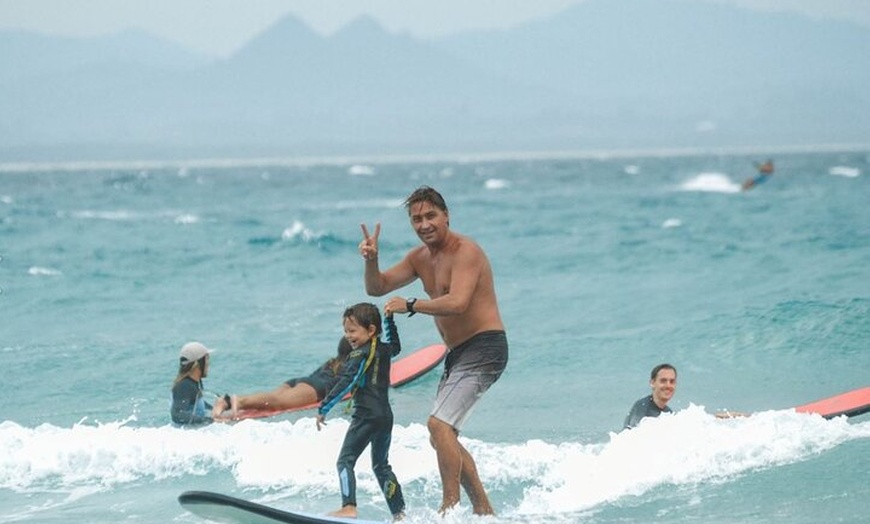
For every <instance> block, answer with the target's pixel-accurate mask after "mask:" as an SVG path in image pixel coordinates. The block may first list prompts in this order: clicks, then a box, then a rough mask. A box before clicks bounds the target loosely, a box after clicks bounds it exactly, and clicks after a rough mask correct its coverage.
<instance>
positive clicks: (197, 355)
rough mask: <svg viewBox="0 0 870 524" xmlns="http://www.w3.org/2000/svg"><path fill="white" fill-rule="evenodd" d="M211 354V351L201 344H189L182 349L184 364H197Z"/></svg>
mask: <svg viewBox="0 0 870 524" xmlns="http://www.w3.org/2000/svg"><path fill="white" fill-rule="evenodd" d="M209 353H211V350H210V349H209V348H207V347H205V346H204V345H203V344H201V343H199V342H188V343H187V344H185V345H184V346H182V347H181V357H180V358H181V361H182V362H196V361H197V360H199V359H201V358H202V357H204V356H206V355H208V354H209Z"/></svg>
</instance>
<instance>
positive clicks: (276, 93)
mask: <svg viewBox="0 0 870 524" xmlns="http://www.w3.org/2000/svg"><path fill="white" fill-rule="evenodd" d="M868 85H870V30H868V29H866V28H862V27H860V26H857V25H851V24H848V23H844V22H834V21H823V20H814V19H808V18H803V17H800V16H796V15H787V14H778V13H758V12H752V11H746V10H741V9H739V8H735V7H727V6H724V5H718V4H712V3H701V2H693V1H686V0H590V1H588V2H584V3H582V4H579V5H577V6H575V7H572V8H570V9H568V10H566V11H564V12H562V13H560V14H558V15H556V16H553V17H551V18H548V19H545V20H539V21H535V22H533V23H529V24H526V25H523V26H520V27H517V28H514V29H511V30H504V31H486V32H483V31H481V32H472V33H465V34H461V35H454V36H451V37H446V38H440V39H434V40H418V39H414V38H411V37H409V36H405V35H398V34H391V33H388V32H386V31H385V30H384V29H383V28H381V27H380V26H379V25H378V24H377V23H375V22H374V21H373V20H371V19H369V18H360V19H358V20H356V21H354V22H352V23H351V24H349V25H348V26H346V27H345V28H343V29H342V30H341V31H339V32H337V33H336V34H334V35H331V36H329V37H324V36H321V35H319V34H317V33H315V32H313V31H312V30H311V29H309V28H308V27H306V26H305V25H304V24H302V23H301V22H300V21H298V20H296V19H295V18H293V17H287V18H285V19H283V20H281V21H279V22H278V23H276V24H275V25H273V26H272V27H270V28H269V29H268V30H266V31H265V32H263V33H262V34H260V35H259V36H258V37H256V38H255V39H253V40H252V41H251V42H249V43H248V44H247V45H246V46H245V47H244V48H243V49H241V50H240V51H239V52H238V53H236V54H235V55H234V56H232V57H230V58H227V59H220V60H216V59H212V58H209V57H205V56H202V55H198V54H196V53H192V52H190V51H188V50H186V49H182V48H180V47H178V46H175V45H172V44H168V43H166V42H163V41H160V40H158V39H156V38H153V37H151V36H149V35H146V34H142V33H136V32H132V33H124V34H120V35H117V36H113V37H104V38H96V39H63V38H53V37H47V36H41V35H36V34H26V33H20V32H0V161H48V160H75V159H97V160H99V159H124V158H136V159H148V158H164V159H171V158H198V157H250V156H262V155H268V156H297V155H303V156H308V155H341V154H410V153H419V154H437V153H450V152H454V153H467V152H495V151H509V150H510V151H517V150H520V151H523V150H534V151H541V150H584V149H619V148H657V147H728V146H779V145H800V144H808V145H809V144H820V143H867V142H870V89H868V88H867V86H868Z"/></svg>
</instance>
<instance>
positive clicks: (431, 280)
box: [359, 186, 508, 515]
mask: <svg viewBox="0 0 870 524" xmlns="http://www.w3.org/2000/svg"><path fill="white" fill-rule="evenodd" d="M405 209H406V210H407V212H408V218H409V219H410V223H411V227H412V228H413V229H414V231H415V232H416V233H417V237H418V238H419V239H420V241H421V242H422V243H423V245H422V246H418V247H415V248H412V249H411V250H410V251H408V252H407V254H406V255H405V257H404V258H402V260H401V261H399V262H398V263H397V264H395V265H394V266H393V267H391V268H390V269H388V270H386V271H384V272H381V270H380V269H379V267H378V236H379V235H380V231H381V225H380V224H377V225H376V226H375V231H374V234H373V235H369V232H368V229H367V228H366V226H365V224H361V228H362V232H363V241H362V242H360V245H359V252H360V255H362V257H363V259H364V260H365V273H364V280H365V286H366V292H367V293H368V294H369V295H372V296H383V295H385V294H387V293H390V292H392V291H394V290H396V289H399V288H402V287H405V286H407V285H408V284H410V283H412V282H414V281H415V280H417V279H420V280H421V281H422V283H423V289H425V290H426V292H427V293H428V295H429V298H428V299H419V300H418V299H416V298H405V297H399V296H394V297H391V298H390V299H389V300H388V301H387V304H386V307H387V308H389V309H390V310H391V311H394V312H396V313H408V315H409V316H411V315H413V314H415V313H421V314H425V315H432V317H433V318H434V320H435V327H436V328H438V332H439V333H440V334H441V337H442V338H443V339H444V343H445V344H446V345H447V347H448V348H449V353H448V354H447V358H446V359H445V365H444V374H443V375H442V377H441V381H440V383H439V384H438V392H437V394H436V397H435V406H434V408H433V409H432V411H431V413H430V415H429V420H428V422H427V427H428V429H429V441H430V443H431V444H432V446H433V447H434V448H435V453H436V455H437V457H438V469H439V471H440V473H441V489H442V499H441V508H440V510H439V511H440V512H441V513H442V514H443V513H445V512H446V511H447V510H449V509H451V508H453V507H454V506H456V505H457V504H458V503H459V492H460V485H461V486H462V488H464V489H465V492H466V493H467V494H468V497H469V499H470V500H471V504H472V506H473V511H474V513H475V514H477V515H492V514H494V513H495V512H494V511H493V508H492V505H491V504H490V502H489V497H487V494H486V490H485V489H484V487H483V484H482V483H481V481H480V476H479V475H478V473H477V466H476V465H475V463H474V459H473V458H472V457H471V454H470V453H469V452H468V450H467V449H465V447H464V446H463V445H462V444H461V443H460V442H459V431H460V429H461V428H462V425H463V424H464V423H465V421H466V420H467V419H468V416H469V414H470V413H471V410H472V408H473V407H474V405H475V404H476V403H477V402H478V401H479V400H480V398H481V397H482V395H483V394H484V393H485V392H486V391H487V390H488V389H489V388H490V386H492V385H493V384H494V383H495V382H496V381H497V380H498V379H499V377H500V376H501V374H502V372H503V371H504V369H505V367H506V366H507V361H508V343H507V336H506V334H505V328H504V324H503V323H502V320H501V315H500V314H499V310H498V302H497V300H496V296H495V283H494V279H493V274H492V267H491V266H490V263H489V259H488V258H487V256H486V253H484V251H483V249H481V248H480V246H479V245H477V243H476V242H474V241H473V240H472V239H471V238H469V237H466V236H464V235H460V234H458V233H455V232H453V231H451V230H450V215H449V212H448V210H447V204H446V203H445V202H444V198H443V197H442V196H441V194H440V193H438V191H436V190H434V189H433V188H431V187H428V186H422V187H420V188H418V189H416V190H415V191H414V192H413V193H411V195H410V196H409V197H408V198H407V199H406V200H405Z"/></svg>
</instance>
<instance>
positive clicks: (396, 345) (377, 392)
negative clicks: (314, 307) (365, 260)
mask: <svg viewBox="0 0 870 524" xmlns="http://www.w3.org/2000/svg"><path fill="white" fill-rule="evenodd" d="M343 318H344V320H343V323H344V335H345V338H347V340H348V342H350V344H351V346H352V347H353V351H351V353H350V355H349V356H348V359H347V362H346V363H345V366H344V372H343V373H342V376H341V378H340V379H339V381H338V383H337V384H336V385H335V386H334V387H333V388H332V390H331V391H330V392H329V394H327V395H326V397H325V398H324V399H323V401H322V402H321V404H320V408H319V409H318V411H317V430H318V431H319V430H320V427H321V426H322V425H326V421H325V420H326V414H327V413H329V410H330V409H332V408H333V407H334V406H335V405H336V404H337V403H338V402H339V401H340V400H341V399H342V398H343V397H344V396H345V395H346V394H347V393H351V402H352V405H353V406H354V412H353V416H352V418H351V422H350V427H348V428H347V434H345V437H344V443H343V444H342V446H341V452H339V455H338V461H337V463H336V466H337V468H338V478H339V484H340V486H341V509H340V510H338V511H335V512H333V513H330V515H332V516H337V517H353V518H355V517H356V516H357V509H356V506H357V505H356V475H355V474H354V466H355V465H356V461H357V459H359V456H360V455H361V454H362V452H363V451H364V450H365V448H366V446H368V445H369V444H371V455H372V457H371V458H372V470H373V471H374V473H375V477H376V478H377V479H378V485H379V486H380V487H381V491H382V492H383V493H384V497H385V498H386V499H387V505H388V506H389V508H390V513H392V514H393V518H394V519H396V520H399V519H401V518H402V517H403V516H404V510H405V499H404V497H403V496H402V487H401V486H400V485H399V481H398V480H397V479H396V475H395V474H394V473H393V469H392V467H391V466H390V463H389V453H390V441H391V440H392V436H393V410H392V408H391V407H390V399H389V388H390V364H391V362H390V359H391V358H392V357H394V356H396V355H398V354H399V352H400V351H401V350H402V346H401V343H400V342H399V332H398V330H397V329H396V324H395V322H394V321H393V315H392V312H391V311H389V310H387V312H386V317H385V319H384V326H385V328H386V337H385V340H383V341H382V340H380V339H379V338H378V335H380V333H381V314H380V312H378V309H377V307H376V306H375V305H374V304H368V303H360V304H356V305H354V306H351V307H349V308H347V309H346V310H345V311H344V317H343Z"/></svg>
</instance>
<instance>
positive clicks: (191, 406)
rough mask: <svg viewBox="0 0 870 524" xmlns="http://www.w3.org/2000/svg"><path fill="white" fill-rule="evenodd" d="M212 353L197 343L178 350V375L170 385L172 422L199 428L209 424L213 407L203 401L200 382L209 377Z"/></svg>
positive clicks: (191, 343)
mask: <svg viewBox="0 0 870 524" xmlns="http://www.w3.org/2000/svg"><path fill="white" fill-rule="evenodd" d="M210 353H211V351H210V350H209V349H208V348H207V347H205V346H204V345H203V344H201V343H199V342H188V343H187V344H185V345H184V346H182V347H181V354H180V355H179V357H178V375H176V377H175V381H174V382H173V383H172V405H171V407H170V409H169V413H170V416H171V418H172V422H174V423H175V424H179V425H183V426H201V425H204V424H209V423H211V422H212V418H211V413H210V411H211V409H212V407H211V406H210V405H209V404H208V403H206V402H205V400H204V399H203V398H202V392H203V386H202V379H204V378H205V377H207V376H208V361H209V354H210Z"/></svg>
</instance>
